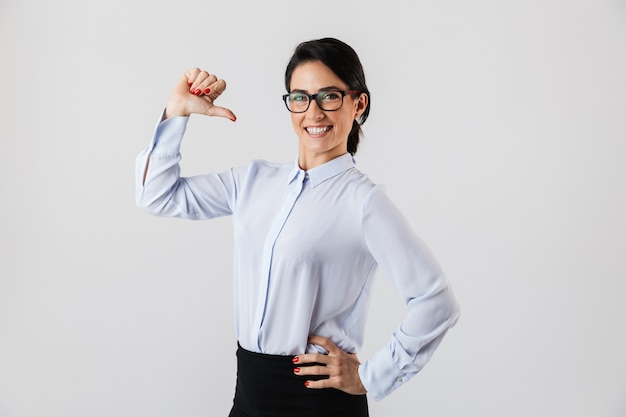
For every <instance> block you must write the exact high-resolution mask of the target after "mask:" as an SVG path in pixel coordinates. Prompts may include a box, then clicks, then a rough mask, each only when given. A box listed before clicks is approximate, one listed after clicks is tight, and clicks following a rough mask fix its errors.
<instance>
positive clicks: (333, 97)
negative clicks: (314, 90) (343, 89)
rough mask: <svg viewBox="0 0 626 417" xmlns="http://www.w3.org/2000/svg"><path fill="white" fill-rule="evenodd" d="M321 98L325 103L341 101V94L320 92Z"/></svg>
mask: <svg viewBox="0 0 626 417" xmlns="http://www.w3.org/2000/svg"><path fill="white" fill-rule="evenodd" d="M319 97H321V98H322V100H324V101H334V100H340V99H341V93H340V92H338V91H320V92H319Z"/></svg>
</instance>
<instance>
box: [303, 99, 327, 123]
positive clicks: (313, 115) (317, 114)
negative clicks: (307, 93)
mask: <svg viewBox="0 0 626 417" xmlns="http://www.w3.org/2000/svg"><path fill="white" fill-rule="evenodd" d="M306 117H308V118H310V119H321V118H322V117H324V110H322V108H321V107H320V106H319V104H317V100H311V104H309V108H308V109H307V111H306Z"/></svg>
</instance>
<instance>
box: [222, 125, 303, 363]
mask: <svg viewBox="0 0 626 417" xmlns="http://www.w3.org/2000/svg"><path fill="white" fill-rule="evenodd" d="M230 120H232V121H233V122H234V121H235V120H234V119H230ZM299 360H300V358H299V357H297V356H294V357H293V359H292V360H291V362H293V363H298V361H299Z"/></svg>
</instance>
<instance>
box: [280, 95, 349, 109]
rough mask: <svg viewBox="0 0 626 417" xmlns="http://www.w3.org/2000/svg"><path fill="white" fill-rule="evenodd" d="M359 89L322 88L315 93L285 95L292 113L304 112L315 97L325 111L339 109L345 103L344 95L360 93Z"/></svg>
mask: <svg viewBox="0 0 626 417" xmlns="http://www.w3.org/2000/svg"><path fill="white" fill-rule="evenodd" d="M360 93H361V92H360V91H359V90H347V91H341V90H322V91H320V92H317V93H315V94H307V93H301V92H298V93H289V94H285V95H283V101H284V102H285V106H287V110H289V111H290V112H292V113H304V112H305V111H307V110H308V109H309V106H310V105H311V101H312V100H313V99H315V101H316V102H317V105H318V106H319V108H320V109H322V110H324V111H335V110H339V109H340V108H341V106H342V105H343V97H344V96H351V95H354V94H360Z"/></svg>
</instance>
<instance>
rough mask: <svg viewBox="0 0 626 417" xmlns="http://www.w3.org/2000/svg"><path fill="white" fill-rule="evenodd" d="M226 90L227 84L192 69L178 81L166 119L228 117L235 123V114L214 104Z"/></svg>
mask: <svg viewBox="0 0 626 417" xmlns="http://www.w3.org/2000/svg"><path fill="white" fill-rule="evenodd" d="M225 89H226V82H225V81H224V80H222V79H218V78H217V76H216V75H215V74H209V73H208V72H206V71H203V70H200V69H199V68H191V69H190V70H188V71H186V72H185V74H183V76H182V77H181V78H180V79H179V80H178V82H177V83H176V85H175V86H174V89H173V90H172V93H171V95H170V98H169V100H168V102H167V106H166V108H165V118H166V119H168V118H170V117H173V116H189V115H190V114H192V113H198V114H205V115H207V116H219V117H226V118H227V119H230V120H232V121H233V122H234V121H235V120H236V119H237V118H236V117H235V114H234V113H233V112H232V111H230V110H229V109H227V108H224V107H219V106H216V105H214V104H213V102H214V101H215V100H216V99H217V98H218V97H219V96H220V95H221V94H222V93H223V92H224V90H225Z"/></svg>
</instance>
